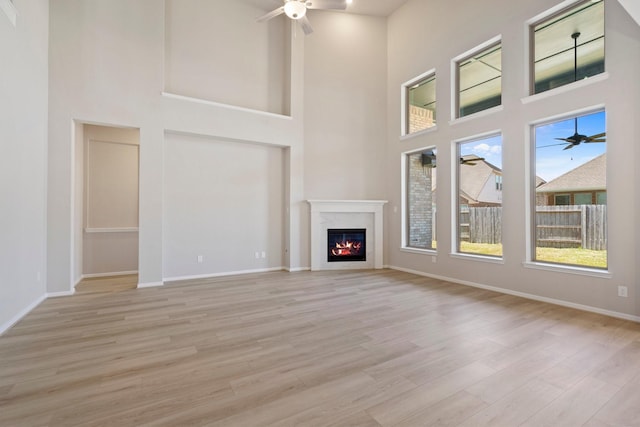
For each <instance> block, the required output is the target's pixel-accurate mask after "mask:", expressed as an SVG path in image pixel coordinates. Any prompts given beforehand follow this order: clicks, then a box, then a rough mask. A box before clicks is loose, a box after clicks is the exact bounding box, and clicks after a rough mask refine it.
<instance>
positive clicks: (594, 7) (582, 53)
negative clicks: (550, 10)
mask: <svg viewBox="0 0 640 427" xmlns="http://www.w3.org/2000/svg"><path fill="white" fill-rule="evenodd" d="M531 37H532V40H533V41H532V46H533V52H532V59H533V60H532V70H531V74H532V76H533V78H532V90H531V92H532V94H535V93H540V92H544V91H547V90H550V89H553V88H556V87H559V86H563V85H566V84H569V83H573V82H575V81H577V80H582V79H584V78H587V77H591V76H594V75H596V74H600V73H602V72H604V1H603V0H588V1H583V2H580V3H579V4H578V5H575V6H573V7H571V8H569V9H565V10H563V11H561V12H560V13H557V14H554V15H552V16H550V17H547V18H545V19H544V20H542V21H540V22H538V23H536V24H534V25H532V26H531Z"/></svg>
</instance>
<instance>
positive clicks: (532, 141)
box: [523, 104, 611, 278]
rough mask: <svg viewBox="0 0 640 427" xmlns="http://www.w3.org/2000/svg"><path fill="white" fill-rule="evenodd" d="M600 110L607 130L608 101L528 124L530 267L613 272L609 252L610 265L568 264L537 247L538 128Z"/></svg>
mask: <svg viewBox="0 0 640 427" xmlns="http://www.w3.org/2000/svg"><path fill="white" fill-rule="evenodd" d="M600 112H604V114H605V132H606V128H607V123H608V121H609V119H608V113H607V109H606V106H605V105H604V104H599V105H594V106H591V107H587V108H583V109H580V110H574V111H571V112H568V113H563V114H559V115H556V116H552V117H547V118H544V119H541V120H537V121H535V122H530V123H529V124H528V125H527V126H528V130H529V132H528V138H527V144H528V156H527V162H526V166H525V168H526V173H527V176H528V177H529V179H528V182H527V185H526V192H527V204H528V207H527V210H526V212H527V215H526V217H527V218H526V221H527V228H528V233H527V236H526V242H527V245H526V246H527V251H526V261H524V262H523V266H524V267H526V268H532V269H538V270H547V271H556V272H563V273H570V274H578V275H585V276H591V277H603V278H610V277H611V272H610V270H609V269H610V267H611V266H610V262H609V261H610V260H609V257H608V253H607V266H606V267H596V266H587V265H580V264H568V263H566V264H565V263H559V262H558V263H556V262H552V261H544V260H538V259H536V249H537V225H536V224H537V219H536V206H537V203H536V202H537V201H536V196H537V192H536V188H537V187H536V161H537V160H536V128H538V127H540V126H545V125H550V124H553V123H557V122H562V121H566V120H571V119H573V118H575V117H578V118H579V117H582V116H588V115H591V114H597V113H600ZM605 154H606V150H605ZM606 174H607V175H608V162H607V172H606ZM598 193H604V194H607V190H606V189H605V191H600V192H598ZM559 194H560V193H559ZM566 195H569V194H566ZM555 196H556V195H555V194H554V202H555ZM569 196H570V195H569ZM596 197H597V196H596ZM570 202H571V200H570ZM596 204H598V203H596ZM605 204H606V205H607V209H608V206H609V205H608V203H605ZM609 218H610V215H609V214H607V220H606V222H607V228H609ZM609 247H610V245H609V244H608V242H607V252H608V250H609V249H608V248H609Z"/></svg>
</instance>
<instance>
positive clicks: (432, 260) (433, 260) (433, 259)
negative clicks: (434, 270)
mask: <svg viewBox="0 0 640 427" xmlns="http://www.w3.org/2000/svg"><path fill="white" fill-rule="evenodd" d="M431 262H432V263H434V264H435V263H436V257H434V256H432V257H431Z"/></svg>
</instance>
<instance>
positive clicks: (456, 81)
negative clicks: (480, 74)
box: [451, 34, 503, 121]
mask: <svg viewBox="0 0 640 427" xmlns="http://www.w3.org/2000/svg"><path fill="white" fill-rule="evenodd" d="M498 45H500V49H502V34H499V35H497V36H495V37H492V38H491V39H489V40H487V41H485V42H484V43H481V44H479V45H477V46H475V47H474V48H472V49H470V50H468V51H466V52H464V53H462V54H460V55H458V56H456V57H455V58H453V59H452V60H451V120H452V121H456V120H464V119H466V118H468V117H472V116H475V115H477V114H483V113H486V112H487V111H492V110H493V109H499V108H502V105H503V104H502V93H503V90H502V82H501V83H500V104H498V105H495V106H493V107H489V108H485V109H482V110H479V111H475V112H473V113H470V114H466V115H464V116H463V115H460V63H462V62H464V61H466V60H468V59H470V58H472V57H473V56H475V55H477V54H478V53H481V52H483V51H485V50H489V49H491V48H492V47H494V46H498ZM500 63H501V64H502V63H503V61H502V58H501V59H500ZM502 77H503V73H502V66H501V68H500V78H501V79H502Z"/></svg>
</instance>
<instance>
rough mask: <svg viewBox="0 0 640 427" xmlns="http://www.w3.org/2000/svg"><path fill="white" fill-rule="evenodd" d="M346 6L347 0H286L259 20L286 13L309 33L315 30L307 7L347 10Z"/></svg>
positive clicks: (263, 20)
mask: <svg viewBox="0 0 640 427" xmlns="http://www.w3.org/2000/svg"><path fill="white" fill-rule="evenodd" d="M346 8H347V0H284V5H283V6H280V7H279V8H277V9H275V10H272V11H271V12H268V13H266V14H265V15H263V16H261V17H259V18H258V19H257V21H258V22H265V21H268V20H270V19H272V18H275V17H276V16H279V15H282V14H283V13H284V14H285V15H287V17H288V18H289V19H293V20H294V21H298V22H299V23H300V26H301V27H302V31H304V33H305V34H306V35H309V34H311V33H312V32H313V27H311V23H310V22H309V19H308V18H307V9H323V10H345V9H346Z"/></svg>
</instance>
